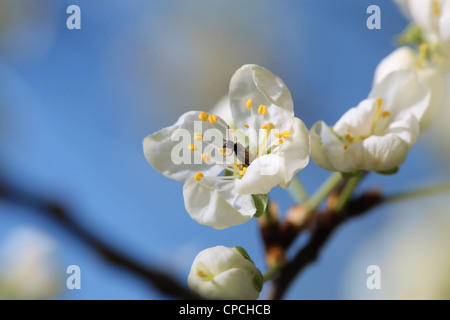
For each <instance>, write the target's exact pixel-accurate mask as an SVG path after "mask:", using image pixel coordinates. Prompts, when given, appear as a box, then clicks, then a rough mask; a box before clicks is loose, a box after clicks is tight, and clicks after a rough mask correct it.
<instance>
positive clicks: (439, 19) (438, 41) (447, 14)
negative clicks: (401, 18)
mask: <svg viewBox="0 0 450 320" xmlns="http://www.w3.org/2000/svg"><path fill="white" fill-rule="evenodd" d="M395 2H397V3H398V4H399V5H400V7H401V8H402V9H403V11H404V12H405V13H406V15H407V16H408V17H409V18H410V19H411V20H412V22H413V23H415V24H416V25H417V26H418V27H419V28H420V29H421V31H422V33H423V35H424V37H425V39H423V41H425V42H426V43H428V44H430V45H431V47H432V48H433V49H434V50H433V53H435V54H436V55H435V56H434V57H435V58H436V59H437V62H440V64H441V65H442V66H445V67H449V66H450V59H449V55H450V0H395Z"/></svg>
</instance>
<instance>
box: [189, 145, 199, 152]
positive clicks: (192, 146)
mask: <svg viewBox="0 0 450 320" xmlns="http://www.w3.org/2000/svg"><path fill="white" fill-rule="evenodd" d="M188 148H189V150H191V151H197V150H198V147H197V146H196V145H195V144H190V145H188Z"/></svg>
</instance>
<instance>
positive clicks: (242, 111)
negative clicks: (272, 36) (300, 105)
mask: <svg viewBox="0 0 450 320" xmlns="http://www.w3.org/2000/svg"><path fill="white" fill-rule="evenodd" d="M229 98H230V108H231V113H232V115H233V122H234V124H235V125H236V126H237V127H238V128H239V129H241V130H243V129H244V125H245V124H247V125H248V126H249V127H250V128H253V129H256V130H258V129H259V128H261V125H262V124H263V123H267V122H272V123H273V124H274V125H275V127H276V128H277V129H279V130H281V131H284V130H289V129H290V128H291V126H292V118H293V116H294V109H293V102H292V97H291V94H290V92H289V90H288V88H287V87H286V85H285V84H284V83H283V81H282V80H281V79H280V78H279V77H277V76H275V75H274V74H272V73H271V72H270V71H268V70H267V69H264V68H262V67H260V66H257V65H244V66H242V67H241V68H240V69H238V70H237V71H236V72H235V73H234V75H233V77H232V78H231V81H230V90H229ZM248 99H252V110H248V109H247V107H246V103H247V100H248ZM260 105H265V106H267V114H266V115H265V116H264V117H263V116H262V115H261V114H258V107H259V106H260Z"/></svg>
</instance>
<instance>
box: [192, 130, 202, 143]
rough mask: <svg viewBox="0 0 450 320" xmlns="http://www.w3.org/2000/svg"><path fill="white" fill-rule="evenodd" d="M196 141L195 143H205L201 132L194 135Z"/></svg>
mask: <svg viewBox="0 0 450 320" xmlns="http://www.w3.org/2000/svg"><path fill="white" fill-rule="evenodd" d="M194 140H195V141H203V134H202V133H201V132H196V133H194Z"/></svg>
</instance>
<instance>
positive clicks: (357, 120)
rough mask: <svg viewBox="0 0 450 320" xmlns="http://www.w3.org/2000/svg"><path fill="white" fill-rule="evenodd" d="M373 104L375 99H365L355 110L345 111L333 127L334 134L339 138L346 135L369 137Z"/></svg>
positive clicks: (373, 109)
mask: <svg viewBox="0 0 450 320" xmlns="http://www.w3.org/2000/svg"><path fill="white" fill-rule="evenodd" d="M375 104H376V101H375V99H365V100H363V101H361V102H360V103H359V104H358V106H356V107H355V108H351V109H349V110H347V111H346V112H345V113H344V114H343V115H342V117H341V118H340V119H339V120H338V122H336V124H335V125H334V127H333V130H334V132H336V133H337V134H338V135H340V136H341V137H343V136H345V135H346V134H347V133H349V134H350V135H352V136H360V137H367V136H369V135H371V134H372V123H373V120H374V118H375V111H376V110H375V109H376V107H375Z"/></svg>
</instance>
